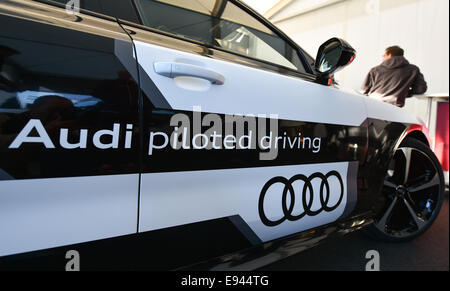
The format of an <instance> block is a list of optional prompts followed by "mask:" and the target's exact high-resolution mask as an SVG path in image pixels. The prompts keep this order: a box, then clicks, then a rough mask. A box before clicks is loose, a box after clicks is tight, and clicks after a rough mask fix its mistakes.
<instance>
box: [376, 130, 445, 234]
mask: <svg viewBox="0 0 450 291" xmlns="http://www.w3.org/2000/svg"><path fill="white" fill-rule="evenodd" d="M444 191H445V183H444V174H443V172H442V168H441V165H440V163H439V161H438V159H437V158H436V156H435V155H434V153H433V151H431V149H430V148H429V147H428V146H427V145H425V144H423V143H422V142H420V141H418V140H416V139H414V138H406V139H405V140H404V141H403V142H402V143H401V145H400V146H399V148H398V150H397V151H396V153H395V155H394V158H393V159H392V161H391V163H390V165H389V168H388V170H387V172H386V178H385V180H384V185H383V188H382V191H381V195H383V197H384V198H385V200H386V202H385V203H384V206H383V207H382V211H380V213H378V214H377V215H376V217H375V219H374V223H373V224H372V225H370V226H369V227H368V228H367V232H368V234H369V235H370V236H371V237H372V238H375V239H377V240H382V241H388V242H405V241H410V240H412V239H414V238H416V237H418V236H420V235H421V234H423V233H424V232H426V231H427V229H428V228H429V227H430V226H431V225H432V224H433V222H434V220H435V219H436V217H437V216H438V214H439V211H440V209H441V206H442V202H443V198H444Z"/></svg>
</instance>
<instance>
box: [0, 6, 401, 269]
mask: <svg viewBox="0 0 450 291" xmlns="http://www.w3.org/2000/svg"><path fill="white" fill-rule="evenodd" d="M241 6H242V5H241ZM33 7H34V6H33V5H26V4H24V5H23V6H22V7H20V9H17V10H15V12H11V11H9V14H1V15H0V27H7V28H8V29H1V30H0V68H1V69H2V71H0V72H1V73H2V74H1V75H0V98H3V99H0V169H1V170H2V171H3V172H5V173H6V175H3V177H7V176H9V179H11V178H13V179H36V178H55V177H75V176H94V175H112V174H127V173H155V172H167V171H188V170H191V171H192V170H208V169H225V168H246V167H264V166H274V165H293V164H308V163H321V162H336V161H357V162H359V168H358V189H357V191H358V200H357V205H356V207H355V209H354V211H353V213H351V214H349V215H350V216H351V217H352V218H350V219H347V220H345V223H344V224H343V221H340V222H339V223H336V224H333V225H330V226H327V227H322V228H319V229H317V230H314V231H307V232H304V233H302V234H298V235H294V236H291V237H290V238H289V239H287V240H283V239H281V240H277V241H275V242H271V243H269V244H264V245H259V246H256V247H255V248H253V249H252V251H250V250H249V251H248V253H249V254H251V255H249V256H251V258H252V259H253V257H252V256H261V255H265V254H267V253H270V252H278V251H279V250H285V249H286V247H288V248H289V250H290V251H289V252H287V253H289V254H291V253H295V252H297V251H300V250H302V249H304V248H305V247H307V246H309V247H310V246H313V245H315V242H314V238H317V239H318V240H319V241H320V240H322V239H323V238H326V237H327V236H328V235H330V234H331V233H336V232H337V233H346V232H347V231H350V230H354V229H355V228H354V227H352V226H351V225H352V223H354V222H357V221H360V222H361V221H363V222H362V223H361V224H360V225H358V227H357V228H360V227H362V226H363V225H365V224H367V223H369V221H370V219H369V220H367V221H365V218H370V217H371V216H372V215H373V214H374V213H375V212H376V210H377V207H378V205H379V204H380V205H382V204H383V203H382V202H380V201H378V199H379V195H378V193H379V191H380V189H381V185H382V181H383V179H384V175H385V171H386V169H387V163H388V161H389V160H390V159H391V157H392V156H393V153H394V147H395V145H396V144H397V142H398V139H399V138H400V136H401V135H402V133H403V132H404V131H405V130H406V125H403V124H398V123H390V122H385V121H379V120H367V121H366V122H364V123H363V124H362V125H361V126H359V127H348V126H340V125H329V124H314V123H305V122H298V121H296V122H292V121H288V120H281V121H280V123H279V129H278V131H279V133H281V134H282V133H284V132H286V134H287V135H288V136H295V135H296V134H298V133H299V132H301V133H302V134H303V135H304V136H307V135H311V136H314V135H317V132H319V134H320V135H321V136H322V135H323V137H324V144H323V147H322V148H323V151H321V152H320V153H312V152H311V151H309V152H308V151H304V152H302V155H298V154H297V152H295V151H289V150H286V151H280V153H279V156H278V158H277V159H276V160H273V161H260V160H259V158H258V154H259V151H257V150H252V151H249V150H243V151H238V150H233V151H226V150H216V151H195V150H190V151H183V150H180V151H174V150H169V149H167V150H161V151H158V152H157V153H156V154H155V155H153V156H151V157H149V156H148V155H146V152H145V151H146V148H148V138H147V135H146V134H148V133H149V131H150V130H157V131H165V132H168V133H169V132H170V128H169V126H168V124H169V122H168V121H169V120H170V117H171V116H172V115H173V114H176V113H179V112H177V111H173V110H170V109H169V110H166V111H163V112H161V110H159V109H158V108H156V107H160V105H158V104H156V106H155V104H152V102H151V100H155V99H152V98H149V96H148V95H152V96H151V97H154V96H155V91H154V90H153V91H152V90H149V89H146V86H148V83H147V84H146V85H143V84H140V86H141V88H142V92H140V91H139V81H141V82H143V80H146V79H144V77H143V76H140V73H142V70H140V71H138V70H139V69H140V67H139V66H138V65H137V64H136V66H135V67H133V66H132V65H131V66H130V64H129V63H126V62H124V60H123V59H121V58H120V57H119V56H118V55H117V52H116V51H115V47H116V39H118V38H119V39H120V40H121V41H122V44H123V43H125V48H126V46H127V45H126V44H127V43H128V45H129V47H128V50H129V53H130V55H132V49H133V48H132V46H131V42H129V34H131V35H132V36H133V38H135V39H137V40H141V41H147V42H152V43H156V44H161V45H164V46H167V47H174V48H177V49H180V50H184V51H189V52H191V53H196V54H200V55H203V56H207V57H211V58H216V59H219V60H226V61H233V62H236V63H240V64H245V65H248V66H253V67H258V68H260V69H264V70H269V71H275V72H279V73H283V74H289V75H293V76H296V77H301V78H303V79H305V80H309V81H314V76H313V75H308V74H301V73H298V72H294V71H291V70H288V69H286V68H280V67H277V66H275V65H273V64H270V63H266V62H264V61H260V60H254V59H249V58H245V57H243V56H240V55H236V54H232V53H229V52H226V51H223V50H220V49H216V48H211V47H205V46H202V44H199V43H193V42H186V41H184V40H181V39H176V38H171V37H169V36H167V35H164V34H161V33H160V32H158V33H154V32H153V31H152V30H151V29H147V28H144V27H142V26H140V25H136V24H131V23H126V22H124V21H121V23H120V24H122V25H123V26H124V28H125V30H124V29H122V27H121V26H120V25H119V23H118V22H116V20H115V19H113V18H108V17H102V18H95V17H93V16H86V15H84V14H81V15H79V16H67V14H65V12H64V11H63V10H61V11H56V10H55V11H53V10H52V9H50V8H49V9H48V11H47V10H45V9H44V11H43V12H42V11H39V10H38V9H36V8H33ZM41 7H43V8H45V7H46V6H41ZM49 7H50V6H49ZM246 9H247V10H248V8H246ZM31 12H34V13H35V14H34V15H33V16H31V14H30V13H31ZM39 13H41V15H42V16H41V19H39V17H38V16H36V15H38V14H39ZM50 16H51V17H53V18H52V19H53V20H52V22H49V21H47V20H46V19H48V18H49V17H50ZM96 19H97V20H96ZM271 27H272V26H271ZM144 31H146V32H145V33H144ZM3 70H5V71H3ZM6 70H7V71H6ZM6 73H8V74H6ZM148 81H151V80H146V82H148ZM153 89H155V88H153ZM156 89H157V88H156ZM25 91H33V92H48V93H46V95H51V96H55V95H57V97H47V98H41V99H39V98H34V100H31V101H30V102H29V103H30V105H29V106H28V107H25V108H22V107H23V106H22V107H21V106H20V104H19V102H18V100H17V99H15V98H11V96H13V95H14V94H16V93H18V92H25ZM50 91H53V92H58V93H65V94H80V95H86V96H90V97H89V100H88V101H89V102H91V103H86V104H85V105H86V106H82V107H77V106H73V104H71V102H67V99H68V98H69V97H68V95H61V94H56V93H52V92H50ZM33 94H35V93H33ZM6 96H9V97H8V98H7V97H6ZM64 96H65V97H64ZM36 100H38V101H37V102H36ZM33 103H35V104H33ZM161 113H162V114H161ZM185 113H186V114H188V115H191V113H189V112H185ZM139 116H142V119H140V117H139ZM31 118H35V119H40V120H41V121H42V123H43V125H44V127H45V128H46V130H47V131H48V133H49V135H50V137H51V138H52V140H53V142H54V143H55V145H56V149H52V150H48V149H45V147H43V145H41V144H35V145H26V146H23V147H21V148H20V149H16V150H12V149H8V145H9V144H10V143H11V142H12V140H13V139H14V138H15V137H16V136H17V134H18V133H19V132H20V130H21V129H22V128H23V126H24V125H25V124H26V123H27V122H28V121H29V120H30V119H31ZM221 118H222V120H224V119H225V116H223V115H221ZM114 123H120V124H121V126H122V128H121V130H122V132H121V135H120V136H121V140H120V145H121V146H120V147H119V148H118V149H109V150H99V149H96V148H95V147H93V146H92V143H91V142H90V141H91V140H92V136H93V134H94V132H96V131H98V130H102V129H112V126H113V124H114ZM126 124H132V125H133V143H132V147H131V148H130V149H124V147H123V146H122V145H123V143H124V140H123V136H124V134H125V132H124V130H125V125H126ZM60 128H69V129H70V132H71V138H72V139H71V140H72V141H73V142H76V141H77V138H78V134H77V133H78V132H79V130H80V129H89V135H88V141H89V142H88V146H87V148H86V149H76V150H64V149H62V148H61V147H59V146H58V140H59V137H58V136H59V130H60ZM105 142H106V141H105ZM141 143H142V144H141ZM355 144H356V145H358V147H355V146H354V145H355ZM140 156H142V159H140ZM378 202H379V203H378ZM137 207H138V206H137ZM217 230H221V231H217ZM292 244H294V245H296V247H294V248H290V247H289V246H291V245H292ZM116 245H117V246H116ZM251 246H252V243H251V242H250V241H249V240H247V238H245V237H244V236H243V235H242V233H241V232H240V231H239V230H238V229H237V227H236V225H235V224H233V223H232V222H231V221H230V220H229V219H227V218H224V219H218V220H214V221H208V222H201V223H197V224H192V225H187V226H180V227H174V228H169V229H163V230H158V231H153V232H149V233H143V234H134V235H130V236H126V237H120V238H113V239H108V240H102V241H98V242H92V243H86V244H80V245H74V246H67V247H61V248H56V249H52V250H47V251H44V252H33V253H29V254H22V255H16V256H10V257H6V258H2V259H0V266H1V268H5V269H9V268H10V267H12V268H15V267H17V268H26V269H27V268H31V269H34V268H46V264H47V263H48V264H49V265H48V266H56V269H60V268H63V267H64V265H62V266H61V265H60V264H64V263H65V262H66V260H65V259H64V254H65V251H67V250H69V249H73V248H76V249H78V250H80V251H81V252H83V253H87V254H88V256H87V258H88V259H87V260H88V263H87V265H83V266H85V267H86V269H108V268H110V269H123V268H131V269H134V268H137V269H152V268H157V269H173V268H181V267H183V266H187V265H192V264H195V263H199V262H201V261H208V260H209V259H211V258H214V257H219V256H223V255H226V254H228V253H232V252H238V253H237V254H238V255H236V256H232V257H231V259H230V257H227V258H228V259H229V260H228V261H226V260H225V259H224V258H222V259H216V260H213V261H209V262H208V263H205V264H204V265H201V268H202V269H205V268H206V269H208V268H210V267H211V266H214V265H223V264H224V263H226V262H233V264H238V262H240V263H242V262H246V261H248V260H249V259H248V254H247V252H245V253H239V251H241V250H242V249H246V248H249V247H251ZM99 250H100V251H99ZM109 250H120V251H118V254H119V256H121V258H122V259H123V260H122V263H123V261H125V263H124V264H122V265H115V263H114V262H116V263H118V262H120V261H121V260H114V262H112V261H111V258H109V259H108V256H109V254H110V253H109ZM285 253H286V252H285ZM242 254H245V256H244V258H243V257H242ZM141 256H142V257H141ZM139 258H140V259H142V260H144V261H141V263H136V262H137V261H135V260H139ZM60 260H62V262H61V261H60ZM85 263H86V262H85ZM262 263H264V262H262ZM34 264H36V265H34ZM54 264H56V265H54ZM197 267H198V266H197ZM197 267H195V268H197ZM49 268H53V267H49Z"/></svg>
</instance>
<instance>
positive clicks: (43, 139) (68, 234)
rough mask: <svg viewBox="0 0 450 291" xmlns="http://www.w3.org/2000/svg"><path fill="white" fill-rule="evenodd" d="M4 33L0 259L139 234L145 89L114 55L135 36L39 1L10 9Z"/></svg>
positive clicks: (3, 6)
mask: <svg viewBox="0 0 450 291" xmlns="http://www.w3.org/2000/svg"><path fill="white" fill-rule="evenodd" d="M17 6H18V7H17ZM0 26H1V27H2V29H0V169H1V172H2V173H3V174H2V178H1V179H0V256H6V255H12V254H16V253H23V252H29V251H34V250H40V249H45V248H53V247H57V246H62V245H69V244H74V243H80V242H86V241H93V240H98V239H103V238H109V237H114V236H120V235H126V234H131V233H135V232H136V228H137V204H138V184H139V168H138V164H139V163H138V162H139V161H138V150H139V145H138V143H137V141H138V140H139V139H138V136H137V134H133V131H132V130H128V129H127V128H128V126H129V125H132V126H133V125H134V126H135V127H134V130H138V125H139V124H138V122H137V121H136V120H137V115H138V114H137V113H138V107H137V104H138V85H137V83H136V81H134V80H133V78H132V77H131V74H130V73H129V72H128V71H127V70H126V69H125V68H124V67H123V65H122V64H121V63H120V61H119V59H118V58H117V57H116V56H115V54H114V40H115V39H117V38H119V39H122V40H123V41H124V42H126V41H127V39H128V46H127V49H128V50H129V54H132V44H131V41H130V40H129V38H128V36H127V35H126V34H125V33H124V32H123V31H122V29H121V28H120V26H119V25H118V24H117V23H116V22H115V21H114V20H112V21H106V20H104V19H98V18H95V17H90V16H85V15H83V16H75V15H68V14H66V12H65V11H64V10H63V9H60V8H55V7H52V6H49V5H45V4H41V3H35V2H31V1H29V2H23V1H22V2H20V3H16V2H4V1H2V2H1V3H0ZM135 71H136V67H135ZM127 132H129V134H131V136H130V138H129V140H130V142H131V143H130V148H126V146H125V145H124V143H125V136H126V134H127ZM136 132H138V131H136ZM102 133H103V134H102ZM95 136H96V137H97V138H96V137H95ZM96 139H98V140H97V144H99V145H103V147H104V148H99V147H97V146H94V141H95V140H96ZM119 145H120V146H119Z"/></svg>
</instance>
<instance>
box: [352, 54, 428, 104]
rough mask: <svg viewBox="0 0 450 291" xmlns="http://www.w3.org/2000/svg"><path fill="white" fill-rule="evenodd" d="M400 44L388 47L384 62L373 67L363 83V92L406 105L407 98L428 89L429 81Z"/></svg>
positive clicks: (392, 102)
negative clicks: (410, 60) (409, 58)
mask: <svg viewBox="0 0 450 291" xmlns="http://www.w3.org/2000/svg"><path fill="white" fill-rule="evenodd" d="M403 54H404V51H403V49H402V48H400V47H399V46H391V47H388V48H387V49H386V50H385V52H384V56H383V62H382V63H381V64H380V65H379V66H376V67H374V68H372V69H371V70H370V72H369V74H368V75H367V77H366V79H365V80H364V83H363V85H362V89H361V90H362V93H363V94H364V95H368V96H370V97H373V98H377V99H380V100H382V101H384V102H388V103H390V104H393V105H396V106H398V107H403V106H405V99H406V98H407V97H411V96H412V95H414V94H423V93H425V92H426V91H427V83H426V82H425V80H424V77H423V75H422V73H420V70H419V68H418V67H417V66H415V65H412V64H410V63H409V62H408V61H407V60H406V59H405V57H404V56H403Z"/></svg>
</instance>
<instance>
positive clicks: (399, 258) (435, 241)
mask: <svg viewBox="0 0 450 291" xmlns="http://www.w3.org/2000/svg"><path fill="white" fill-rule="evenodd" d="M448 200H449V198H448V191H447V193H446V196H445V200H444V203H443V205H442V208H441V212H440V213H439V216H438V218H437V219H436V221H435V222H434V224H433V225H432V227H431V228H430V229H429V230H428V231H427V232H426V233H425V234H424V235H422V236H420V237H418V238H416V239H415V240H413V241H411V242H408V243H398V244H390V243H383V242H377V241H374V240H372V239H370V238H368V237H366V236H365V235H364V234H363V233H361V232H356V233H352V234H349V235H347V236H344V237H341V238H337V239H332V240H328V241H327V242H325V243H324V244H322V245H319V246H317V247H314V248H312V249H309V250H307V251H304V252H302V253H299V254H297V255H294V256H291V257H289V258H287V259H285V260H282V261H280V262H277V263H274V264H271V265H269V266H266V267H264V268H262V269H260V270H261V271H297V270H319V271H321V270H323V271H325V270H336V271H338V270H341V271H364V270H365V266H366V263H367V262H368V261H369V260H368V259H366V258H365V257H366V253H367V251H369V250H376V251H378V252H379V254H380V269H381V271H413V270H414V271H439V270H440V271H449V252H448V249H449V213H448V208H449V201H448Z"/></svg>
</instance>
